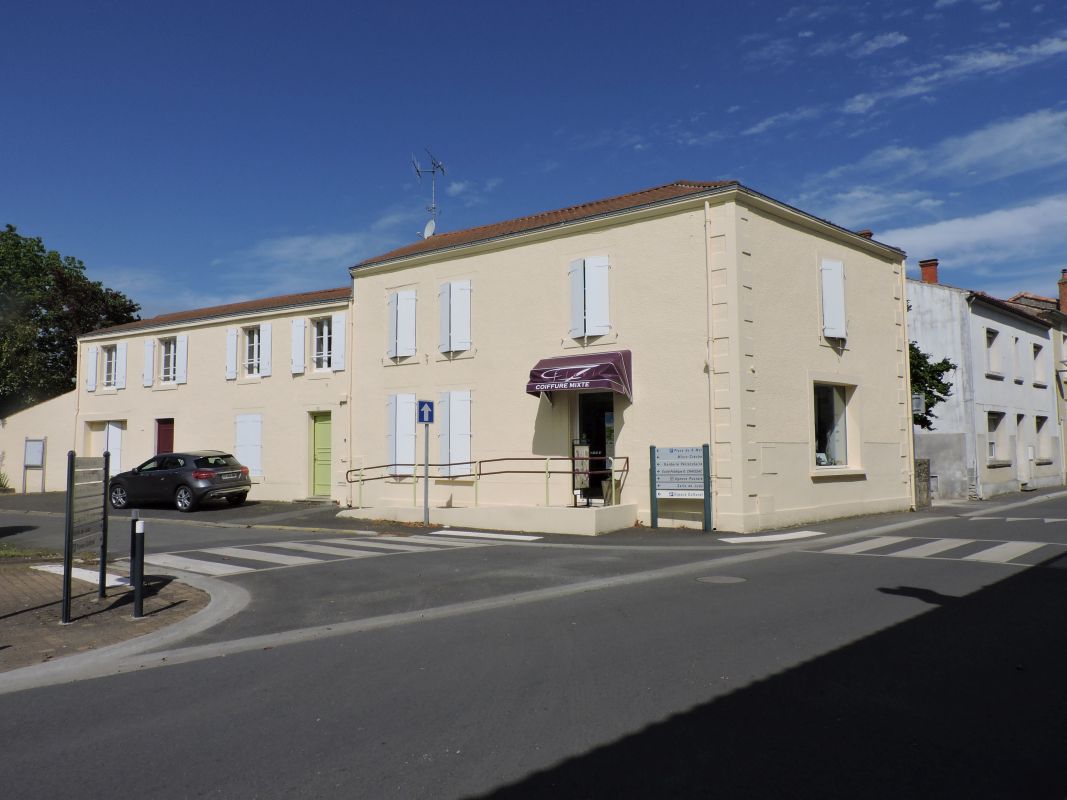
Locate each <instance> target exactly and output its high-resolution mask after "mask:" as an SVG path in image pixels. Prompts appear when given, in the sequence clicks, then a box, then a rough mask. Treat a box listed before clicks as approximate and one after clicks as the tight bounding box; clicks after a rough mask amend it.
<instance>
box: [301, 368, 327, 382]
mask: <svg viewBox="0 0 1067 800" xmlns="http://www.w3.org/2000/svg"><path fill="white" fill-rule="evenodd" d="M332 377H333V372H332V371H331V370H328V369H317V370H313V371H312V372H309V373H307V379H308V380H309V381H324V380H328V379H329V378H332Z"/></svg>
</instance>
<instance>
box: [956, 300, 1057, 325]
mask: <svg viewBox="0 0 1067 800" xmlns="http://www.w3.org/2000/svg"><path fill="white" fill-rule="evenodd" d="M972 298H975V299H978V300H983V301H985V302H986V303H989V304H990V305H991V306H996V307H997V308H1001V309H1003V310H1005V311H1010V312H1011V313H1013V314H1016V315H1018V316H1021V317H1026V318H1027V319H1029V320H1031V321H1032V322H1036V323H1037V324H1038V325H1042V326H1044V327H1046V328H1047V327H1049V323H1048V320H1045V319H1042V318H1041V317H1040V316H1038V314H1037V311H1036V309H1034V308H1032V307H1031V306H1025V305H1023V304H1022V303H1016V302H1012V301H1011V300H1001V299H1000V298H997V297H993V295H990V294H986V293H985V292H977V291H972V292H971V293H970V294H969V295H968V299H972Z"/></svg>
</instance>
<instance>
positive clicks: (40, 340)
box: [0, 225, 140, 417]
mask: <svg viewBox="0 0 1067 800" xmlns="http://www.w3.org/2000/svg"><path fill="white" fill-rule="evenodd" d="M139 310H140V306H139V305H138V304H137V303H135V302H133V301H132V300H131V299H130V298H128V297H127V296H126V295H124V294H122V292H117V291H115V290H113V289H108V288H106V287H105V286H104V285H103V284H101V283H100V282H99V281H91V280H89V278H87V277H86V275H85V265H84V264H83V263H82V262H81V261H79V260H78V259H76V258H72V257H70V256H66V257H64V256H61V255H60V254H59V253H57V252H56V251H55V250H46V249H45V246H44V242H42V241H41V240H40V239H38V238H30V237H27V236H20V235H19V233H18V231H16V230H15V226H14V225H8V226H6V228H5V229H4V230H3V231H0V417H5V416H8V415H9V414H12V413H14V412H16V411H19V410H21V409H23V408H27V407H29V406H31V405H34V404H35V403H40V402H43V401H44V400H49V399H51V398H53V397H56V396H57V395H60V394H63V393H64V392H69V391H70V390H71V389H73V388H74V380H75V374H76V372H77V359H78V352H77V346H78V345H77V339H78V337H79V336H80V335H82V334H84V333H88V332H89V331H93V330H96V329H98V328H105V327H107V326H109V325H121V324H122V323H125V322H133V321H134V320H136V319H138V317H137V312H138V311H139Z"/></svg>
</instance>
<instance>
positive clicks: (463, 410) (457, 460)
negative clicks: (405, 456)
mask: <svg viewBox="0 0 1067 800" xmlns="http://www.w3.org/2000/svg"><path fill="white" fill-rule="evenodd" d="M436 416H437V436H438V441H439V442H440V446H441V456H440V463H441V465H442V466H441V467H440V470H441V475H444V476H451V475H469V474H470V473H471V472H473V469H474V464H473V463H471V461H470V457H471V393H470V392H469V391H460V392H442V393H441V395H440V396H439V397H438V399H437V411H436Z"/></svg>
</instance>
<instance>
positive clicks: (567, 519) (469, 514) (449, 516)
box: [337, 505, 637, 536]
mask: <svg viewBox="0 0 1067 800" xmlns="http://www.w3.org/2000/svg"><path fill="white" fill-rule="evenodd" d="M337 516H339V517H347V518H351V519H385V520H392V521H394V522H422V507H421V506H419V507H408V508H395V507H388V506H377V507H369V508H349V509H345V510H344V511H341V512H340V513H339V514H338V515H337ZM636 522H637V506H636V505H618V506H593V507H591V508H565V507H563V508H556V507H548V508H546V507H544V506H480V507H478V508H431V509H430V523H431V524H433V525H448V526H451V527H453V528H477V529H481V530H494V531H518V532H526V531H528V532H531V533H563V534H571V535H574V536H598V535H600V534H602V533H611V532H612V531H617V530H620V529H621V528H629V527H632V526H633V525H634V524H635V523H636Z"/></svg>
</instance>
